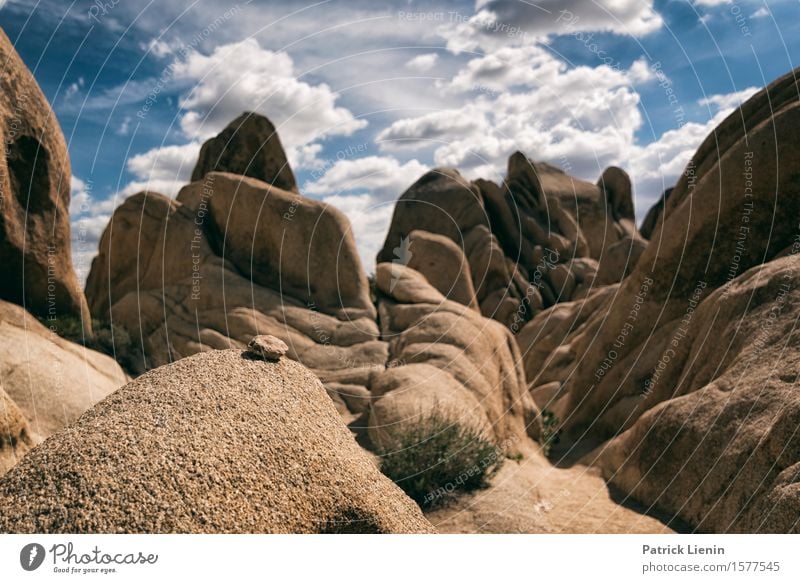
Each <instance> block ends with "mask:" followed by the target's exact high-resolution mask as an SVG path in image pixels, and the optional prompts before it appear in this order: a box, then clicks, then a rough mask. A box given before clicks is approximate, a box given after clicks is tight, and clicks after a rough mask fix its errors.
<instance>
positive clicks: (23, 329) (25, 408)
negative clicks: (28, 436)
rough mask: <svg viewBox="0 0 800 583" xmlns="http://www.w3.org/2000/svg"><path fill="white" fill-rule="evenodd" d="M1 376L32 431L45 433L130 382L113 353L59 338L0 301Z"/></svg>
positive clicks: (72, 418) (66, 423) (77, 415)
mask: <svg viewBox="0 0 800 583" xmlns="http://www.w3.org/2000/svg"><path fill="white" fill-rule="evenodd" d="M0 379H2V384H3V385H2V388H3V389H4V390H5V392H6V393H7V394H8V396H9V397H10V398H11V399H12V400H13V401H14V403H16V406H17V407H19V409H20V410H21V411H22V413H23V414H24V416H25V418H26V419H27V421H28V424H29V426H30V430H31V433H32V434H34V435H36V436H39V437H42V438H44V437H47V436H48V435H50V434H51V433H53V432H55V431H57V430H59V429H61V428H62V427H64V426H65V425H68V424H69V423H72V422H73V421H75V420H76V419H77V418H78V417H79V416H80V415H81V414H82V413H83V412H84V411H86V410H87V409H89V408H90V407H91V406H92V405H94V404H95V403H97V402H98V401H100V400H101V399H103V398H104V397H105V396H107V395H108V394H110V393H112V392H113V391H115V390H116V389H117V388H119V387H121V386H122V385H123V384H125V383H126V382H127V376H126V375H125V373H124V372H123V371H122V369H121V368H120V366H119V365H118V364H117V363H116V362H115V361H114V359H112V358H111V357H109V356H106V355H105V354H100V353H99V352H95V351H94V350H89V349H88V348H84V347H83V346H81V345H79V344H75V343H73V342H69V341H67V340H64V339H63V338H60V337H59V336H57V335H56V334H55V333H54V332H52V331H51V330H49V329H48V328H46V327H44V326H43V325H42V324H40V323H39V322H38V321H37V320H36V318H34V317H33V316H31V315H30V314H29V313H27V312H26V311H25V310H24V309H22V308H21V307H19V306H17V305H14V304H10V303H7V302H3V301H0Z"/></svg>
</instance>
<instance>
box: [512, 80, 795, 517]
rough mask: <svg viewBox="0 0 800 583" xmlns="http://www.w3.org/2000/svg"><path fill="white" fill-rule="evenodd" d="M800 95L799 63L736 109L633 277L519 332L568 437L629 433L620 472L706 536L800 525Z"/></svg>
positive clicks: (538, 383) (625, 484)
mask: <svg viewBox="0 0 800 583" xmlns="http://www.w3.org/2000/svg"><path fill="white" fill-rule="evenodd" d="M799 92H800V87H798V82H797V76H796V72H793V73H790V74H789V75H787V76H785V77H782V78H780V79H778V80H777V81H775V82H774V83H772V84H771V85H770V86H769V87H768V88H766V89H765V90H763V91H761V92H759V93H757V94H756V95H754V96H753V97H752V98H751V99H750V100H748V101H747V102H746V103H745V104H744V105H742V107H741V108H740V109H739V110H737V111H736V112H734V113H732V114H731V115H730V116H729V117H728V118H727V119H726V120H724V121H723V122H722V124H721V125H720V126H719V127H718V128H716V129H715V131H714V132H713V133H712V134H711V135H710V136H709V137H708V138H707V139H706V140H705V141H704V142H703V144H702V145H701V146H700V148H699V149H698V151H697V152H696V153H695V155H694V156H693V158H692V160H691V161H690V162H689V164H688V166H687V168H686V170H685V171H684V173H683V175H682V176H681V178H680V179H679V181H678V183H677V185H676V186H675V188H674V190H673V191H672V192H671V194H670V195H669V197H668V198H666V202H665V208H664V211H663V215H662V216H663V224H661V226H660V227H657V228H656V230H655V233H654V235H653V238H654V239H655V238H656V237H657V238H658V241H657V243H656V242H655V241H654V244H652V245H650V246H648V247H647V248H646V249H645V250H644V251H643V253H642V254H641V257H640V258H639V260H638V262H637V263H636V266H635V267H634V269H633V271H632V272H631V274H630V275H628V277H627V278H625V279H624V281H622V283H621V284H620V285H619V286H618V287H617V286H614V287H610V288H607V289H608V290H609V291H608V292H603V293H602V294H601V293H600V292H594V294H590V295H589V296H588V297H587V299H586V300H585V301H584V302H583V304H582V305H578V304H576V305H574V306H571V307H570V308H569V309H568V310H567V311H566V313H563V314H560V315H559V314H558V313H557V311H556V309H551V310H548V311H545V312H543V313H542V314H540V315H539V316H538V317H537V319H535V320H534V321H533V322H531V323H530V324H528V325H527V326H526V328H525V329H523V331H522V333H521V334H520V336H519V338H520V339H525V343H524V344H523V345H522V346H521V348H522V351H523V353H524V356H523V358H524V359H525V360H526V367H527V369H528V370H529V371H536V373H535V374H537V375H538V377H537V378H535V379H534V381H533V383H532V389H533V392H534V394H537V395H539V396H540V397H541V399H542V400H544V399H547V400H548V401H549V402H550V403H549V409H550V410H551V411H552V413H553V415H554V418H555V419H557V420H558V427H559V428H560V430H561V431H562V436H563V437H565V438H566V440H567V441H568V442H569V441H575V440H578V441H583V440H588V441H590V442H593V443H597V442H598V441H601V440H604V439H607V438H614V437H615V436H617V435H619V434H620V433H621V435H620V436H619V437H616V438H615V439H614V440H613V441H612V442H611V443H610V444H609V445H608V446H607V448H606V449H605V450H604V452H603V453H602V454H601V455H600V458H599V461H598V463H599V464H600V465H601V466H602V467H603V468H604V469H605V471H606V475H607V477H608V479H609V480H610V481H612V482H613V483H614V484H616V485H617V486H618V487H619V488H620V489H621V491H622V492H623V493H625V494H627V495H629V496H632V497H634V498H636V499H638V500H640V501H642V502H644V503H646V504H648V505H649V506H651V507H653V508H655V509H657V510H659V511H661V512H663V513H665V514H666V515H672V516H677V517H679V518H681V519H683V520H684V521H685V522H687V523H688V524H689V525H691V526H693V527H694V528H696V529H699V530H710V531H718V532H728V531H739V532H757V531H779V532H785V531H791V530H796V529H797V522H796V518H797V513H798V508H799V507H800V492H799V491H798V490H797V488H796V481H797V464H798V463H800V442H798V441H797V438H796V433H795V432H794V430H795V429H796V428H797V423H798V415H800V413H799V412H800V401H798V399H797V395H796V394H795V393H796V386H797V385H796V368H797V362H798V359H800V355H799V354H798V353H797V350H796V346H797V345H798V342H797V339H796V338H795V336H796V331H795V322H796V320H797V314H796V311H797V310H796V305H797V304H798V303H800V297H798V296H797V294H796V293H795V291H794V290H795V288H796V287H797V283H798V282H800V271H799V270H798V256H797V253H798V251H800V237H799V236H798V224H797V220H796V217H797V216H799V215H800V151H798V149H797V148H795V147H794V145H795V142H796V135H797V133H798V130H800V101H798V97H797V96H798V94H799ZM720 193H722V196H720ZM551 317H554V318H555V319H556V321H557V322H558V323H557V325H554V326H548V324H547V321H548V319H549V318H551ZM528 327H530V329H528ZM551 382H558V383H560V384H559V385H558V386H554V385H550V384H549V383H551Z"/></svg>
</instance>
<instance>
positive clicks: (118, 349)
mask: <svg viewBox="0 0 800 583" xmlns="http://www.w3.org/2000/svg"><path fill="white" fill-rule="evenodd" d="M39 321H40V322H41V323H42V324H44V325H45V326H47V327H48V328H50V329H51V330H52V331H53V332H55V333H56V334H58V335H59V336H61V337H62V338H64V339H66V340H69V341H70V342H75V343H77V344H82V345H84V346H86V348H91V349H92V350H96V351H98V352H102V353H104V354H107V355H109V356H111V357H112V358H114V359H116V361H117V362H118V363H119V364H120V366H121V367H122V368H123V369H125V370H126V371H127V372H128V373H133V372H135V371H136V370H137V365H136V363H137V356H136V347H135V346H134V343H133V341H132V340H131V337H130V334H128V332H127V330H125V329H124V328H123V327H122V326H119V325H117V324H114V325H113V326H112V324H111V323H110V322H108V321H105V320H96V319H92V331H93V335H91V336H87V337H84V330H83V323H82V322H81V319H80V318H77V317H75V316H58V317H55V318H39Z"/></svg>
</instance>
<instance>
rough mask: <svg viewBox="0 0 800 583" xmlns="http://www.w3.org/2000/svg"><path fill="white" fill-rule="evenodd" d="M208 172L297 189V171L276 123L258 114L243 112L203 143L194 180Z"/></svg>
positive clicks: (287, 188)
mask: <svg viewBox="0 0 800 583" xmlns="http://www.w3.org/2000/svg"><path fill="white" fill-rule="evenodd" d="M209 172H229V173H231V174H239V175H241V176H250V177H251V178H255V179H257V180H260V181H262V182H266V183H267V184H270V185H272V186H275V187H276V188H280V189H281V190H291V191H294V192H297V183H296V182H295V179H294V173H292V169H291V168H290V167H289V162H288V160H286V154H285V153H284V151H283V146H282V145H281V140H280V138H279V137H278V132H277V130H276V129H275V126H274V125H272V123H271V122H270V121H269V120H268V119H267V118H266V117H264V116H263V115H259V114H257V113H251V112H245V113H243V114H242V115H240V116H239V117H237V118H236V119H235V120H233V121H232V122H231V123H229V124H228V127H226V128H225V129H224V130H222V131H221V132H220V133H219V135H217V136H216V137H214V138H212V139H210V140H208V141H207V142H206V143H204V144H203V146H202V147H201V148H200V157H199V159H198V160H197V165H196V166H195V167H194V170H193V171H192V182H201V181H202V180H203V177H204V176H205V175H206V174H208V173H209Z"/></svg>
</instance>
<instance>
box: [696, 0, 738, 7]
mask: <svg viewBox="0 0 800 583" xmlns="http://www.w3.org/2000/svg"><path fill="white" fill-rule="evenodd" d="M730 3H731V0H694V5H695V6H709V7H710V6H722V5H723V4H730Z"/></svg>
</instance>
